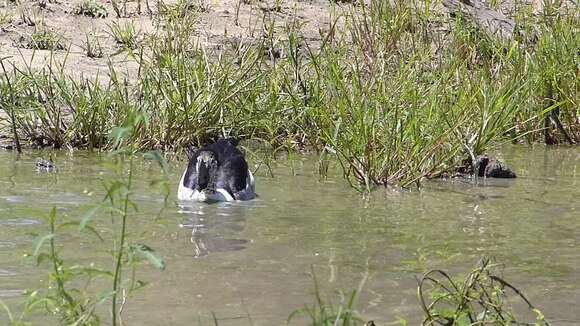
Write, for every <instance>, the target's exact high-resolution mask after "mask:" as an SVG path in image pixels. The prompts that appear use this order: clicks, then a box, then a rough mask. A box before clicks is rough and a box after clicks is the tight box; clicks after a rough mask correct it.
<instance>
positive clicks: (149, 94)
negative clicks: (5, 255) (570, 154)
mask: <svg viewBox="0 0 580 326" xmlns="http://www.w3.org/2000/svg"><path fill="white" fill-rule="evenodd" d="M187 4H188V3H187V2H183V3H181V5H180V4H179V3H178V4H177V5H174V6H163V5H162V6H161V7H160V14H159V15H158V16H157V17H156V18H155V19H156V26H157V29H156V30H155V31H154V32H153V33H151V34H149V35H147V37H146V38H142V37H141V36H140V33H139V32H138V31H137V30H136V29H135V26H134V24H132V23H126V24H124V25H123V24H121V23H114V24H113V25H111V26H110V27H111V35H113V37H114V38H115V39H116V41H117V42H118V43H119V44H121V46H122V47H123V49H124V50H127V51H128V53H129V54H130V57H131V58H133V60H135V61H136V62H137V63H138V64H139V69H138V76H132V77H131V78H128V77H127V76H125V75H119V74H117V72H116V71H115V69H114V68H113V66H111V68H110V72H109V75H110V76H111V78H110V79H109V80H108V81H106V82H105V83H104V82H103V80H101V81H94V80H78V79H72V78H69V77H67V76H65V75H64V74H58V73H54V72H53V73H47V72H46V71H44V72H43V71H33V70H26V71H19V72H14V73H13V74H10V78H12V79H13V84H14V85H15V87H13V89H16V91H15V93H16V98H15V99H14V100H11V99H10V97H6V96H3V97H2V100H0V101H3V105H4V106H5V107H13V108H14V110H9V111H10V112H12V111H14V112H15V113H16V118H17V119H16V121H15V122H14V123H15V124H16V127H17V130H18V132H19V133H20V134H21V136H22V138H23V139H24V140H27V141H28V142H29V143H30V142H33V143H34V142H38V141H39V139H42V144H41V145H43V146H47V145H48V146H55V147H63V146H69V145H70V146H73V147H89V148H111V146H112V144H111V143H110V141H108V140H107V138H106V135H107V134H108V133H109V132H110V131H111V130H112V128H114V127H115V126H117V125H119V124H122V123H123V122H124V120H125V119H126V118H127V117H129V116H131V115H132V114H137V113H138V114H143V115H144V116H146V117H147V120H148V121H149V122H150V123H149V124H147V126H143V127H142V128H140V129H139V130H136V131H135V132H134V133H133V135H132V136H131V141H132V142H133V143H134V145H135V146H136V147H137V148H139V149H160V150H164V151H172V150H177V151H182V150H183V149H185V148H186V147H187V146H189V145H191V144H201V143H204V142H206V141H209V140H211V139H215V138H216V137H219V136H226V135H234V136H237V137H239V138H241V139H256V140H262V141H265V142H267V143H269V144H270V145H271V147H272V148H278V149H280V148H283V149H286V150H289V151H295V150H300V149H304V148H312V149H314V150H316V151H318V152H320V153H322V154H323V155H321V158H324V160H327V159H328V158H329V157H335V158H336V159H338V160H339V161H340V163H341V165H342V167H343V171H344V175H345V178H346V179H347V180H348V181H349V182H350V183H351V184H352V185H353V186H354V187H355V188H357V189H359V190H361V191H368V190H371V189H373V188H375V187H377V186H383V185H387V184H392V185H398V186H403V187H409V186H415V185H418V184H420V182H421V181H422V180H423V179H425V178H431V177H437V176H440V175H442V174H445V173H447V172H452V171H454V170H455V169H456V168H457V167H458V166H460V165H461V164H462V161H463V160H464V159H466V158H468V157H469V156H470V155H471V154H475V155H478V154H481V153H484V152H486V151H488V150H490V149H491V148H493V147H494V146H496V145H498V144H501V143H503V142H510V141H515V140H516V139H518V138H519V139H523V140H525V141H527V142H528V143H533V142H549V143H566V142H575V143H577V142H578V141H580V126H579V123H578V117H579V116H580V112H579V110H580V109H579V107H580V105H579V103H580V78H578V71H579V67H580V58H579V54H578V52H577V49H578V48H580V33H577V30H578V26H580V14H579V12H580V11H579V10H572V11H570V12H567V13H559V14H550V15H548V14H545V15H540V16H538V17H536V16H533V15H531V14H530V13H529V11H528V10H527V9H526V8H525V7H521V8H520V10H519V11H518V12H516V15H515V19H516V20H517V21H518V23H519V24H520V26H521V28H522V33H521V36H517V37H515V38H514V40H512V41H505V40H498V39H495V38H493V37H492V36H489V35H486V34H484V33H483V32H481V31H479V30H478V29H477V28H475V27H474V26H472V25H471V24H469V22H467V21H464V20H461V19H460V18H449V17H446V16H443V15H440V14H437V13H436V12H434V11H429V10H422V9H420V10H417V9H416V8H415V7H414V6H412V5H411V4H406V3H404V2H398V3H397V4H396V5H389V4H388V3H387V2H383V1H378V0H376V1H371V2H370V3H369V4H368V5H363V3H362V2H361V3H357V4H355V5H352V6H351V7H350V8H351V9H350V12H347V13H346V14H345V15H344V16H342V17H338V18H340V22H338V23H336V24H334V23H333V25H332V26H333V28H332V29H331V31H330V32H329V33H327V34H324V35H322V36H323V38H322V40H321V42H320V43H312V42H309V41H307V40H306V39H305V38H304V37H303V36H302V32H301V30H300V27H299V26H300V24H295V23H294V22H288V23H287V24H286V25H285V26H284V27H282V28H280V27H276V28H274V26H278V25H276V24H274V23H275V22H274V21H271V20H268V18H265V19H266V20H265V21H264V23H265V25H266V26H267V27H268V28H266V29H265V30H266V31H267V35H266V37H265V38H263V39H262V42H261V43H259V44H256V43H245V42H244V41H243V40H242V41H239V42H236V43H235V44H231V45H229V46H228V44H226V47H225V49H224V50H223V52H220V53H215V52H212V51H211V50H210V49H208V48H206V47H204V46H203V45H202V44H198V43H197V42H196V40H195V38H194V37H193V35H194V34H195V29H196V21H197V16H196V15H197V13H196V12H192V11H190V10H188V9H187V8H188V7H187V6H186V5H187ZM433 26H443V27H446V28H440V29H433ZM444 29H449V32H445V31H443V32H441V31H439V30H444ZM518 35H520V34H518ZM274 47H277V48H280V49H281V50H282V51H281V53H283V54H284V56H282V57H280V58H275V59H272V58H270V57H269V56H267V55H264V53H268V50H269V49H272V48H274ZM52 70H53V71H54V70H55V69H52ZM0 92H2V94H3V95H8V94H9V93H10V92H11V91H10V90H9V89H8V87H7V85H6V83H5V82H4V81H3V82H2V83H1V84H0ZM27 94H40V95H41V96H40V97H39V96H29V95H27ZM42 94H53V95H54V96H52V97H51V99H50V100H48V101H46V100H42V98H43V96H42ZM37 98H38V99H37ZM24 103H26V105H24ZM38 119H40V121H41V122H42V123H41V124H40V126H39V127H38V126H35V127H34V128H32V125H31V121H38ZM8 123H10V122H8ZM56 126H59V127H58V128H56ZM321 171H322V172H323V171H324V169H321Z"/></svg>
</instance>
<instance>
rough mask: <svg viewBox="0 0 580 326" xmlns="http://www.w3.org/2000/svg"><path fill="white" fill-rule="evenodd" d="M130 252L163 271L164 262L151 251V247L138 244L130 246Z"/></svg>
mask: <svg viewBox="0 0 580 326" xmlns="http://www.w3.org/2000/svg"><path fill="white" fill-rule="evenodd" d="M130 250H131V252H133V253H134V254H136V255H137V256H140V257H142V258H144V259H146V260H148V261H149V262H150V263H151V264H153V266H155V267H156V268H157V269H160V270H164V269H165V261H164V260H163V259H162V258H161V257H159V256H158V255H157V253H156V252H155V251H154V250H153V249H151V247H149V246H146V245H144V244H139V243H138V244H133V245H131V246H130Z"/></svg>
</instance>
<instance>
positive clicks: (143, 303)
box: [0, 147, 580, 325]
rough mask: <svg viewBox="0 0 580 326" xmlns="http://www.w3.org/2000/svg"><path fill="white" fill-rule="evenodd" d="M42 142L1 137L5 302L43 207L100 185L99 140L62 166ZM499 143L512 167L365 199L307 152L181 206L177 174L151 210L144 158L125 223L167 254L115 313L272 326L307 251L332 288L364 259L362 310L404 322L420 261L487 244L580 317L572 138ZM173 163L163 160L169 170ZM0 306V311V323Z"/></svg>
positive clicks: (469, 253) (303, 289)
mask: <svg viewBox="0 0 580 326" xmlns="http://www.w3.org/2000/svg"><path fill="white" fill-rule="evenodd" d="M41 155H48V153H46V152H45V153H41V152H32V153H28V154H26V155H23V156H21V157H20V159H19V160H16V156H15V155H14V154H13V153H8V152H0V299H1V300H3V301H4V302H6V303H7V304H8V305H10V306H16V305H17V304H18V303H19V302H21V301H22V300H23V296H22V295H21V292H22V290H24V289H27V288H34V287H35V286H38V285H40V284H41V283H42V282H44V281H45V280H46V272H45V271H44V270H43V269H42V268H37V267H35V266H34V265H32V264H31V263H28V262H26V260H25V259H24V258H23V254H24V253H26V252H30V250H31V247H32V240H33V239H34V235H35V234H39V233H45V232H47V228H48V226H47V225H46V223H45V222H43V219H42V216H45V215H46V214H47V212H48V211H49V210H50V208H51V207H52V205H56V206H57V207H58V210H59V213H60V214H61V215H65V216H66V218H68V219H77V218H78V217H80V216H81V215H82V213H83V212H84V211H86V209H87V207H88V206H89V205H91V204H93V203H96V202H99V201H100V200H101V199H102V197H103V195H104V188H103V186H102V183H101V180H103V179H107V178H109V176H110V174H109V173H108V172H107V170H106V168H105V167H104V165H105V162H107V160H108V158H107V157H106V156H105V155H102V156H98V155H96V154H88V153H82V152H80V153H75V154H74V155H73V156H69V155H68V154H67V153H64V152H61V153H56V163H57V164H58V167H59V171H58V173H38V172H36V170H35V167H34V162H35V159H36V157H38V156H41ZM503 158H505V159H506V160H507V161H508V162H509V163H510V165H511V166H513V167H514V168H515V170H516V172H517V173H518V174H519V176H520V178H519V179H517V180H515V181H493V182H492V181H487V182H485V184H477V185H476V184H472V183H468V182H464V181H457V180H456V181H453V182H431V183H428V184H427V185H426V186H425V188H424V189H423V190H422V191H421V192H407V193H396V192H389V193H385V192H382V191H379V192H377V193H375V194H373V197H372V198H371V199H369V200H361V198H360V197H359V195H358V194H357V193H356V192H354V191H352V190H351V189H349V188H348V187H347V186H346V185H345V184H344V183H343V182H342V180H341V178H340V177H334V178H330V180H328V181H325V182H320V181H319V180H318V178H317V177H316V174H315V171H316V170H315V166H314V163H313V161H312V160H309V159H303V160H296V161H294V162H292V163H290V162H279V163H278V165H277V166H276V167H275V168H274V173H275V177H274V178H270V177H268V176H266V174H265V171H262V173H258V176H257V190H258V193H259V195H260V198H259V199H258V200H255V201H252V202H246V203H234V204H217V205H211V206H208V205H186V206H178V205H177V203H175V187H172V188H173V193H172V197H170V205H169V207H168V208H167V209H165V210H164V211H163V212H162V214H161V217H160V218H156V216H157V215H158V213H159V210H160V208H161V207H162V206H163V196H162V195H161V193H160V192H159V191H158V190H157V189H156V188H154V187H152V186H151V185H150V184H149V180H150V179H151V178H152V177H153V178H154V177H155V176H156V175H158V169H157V168H156V167H155V166H154V165H153V164H151V163H147V162H140V163H139V164H138V170H139V171H138V173H137V178H138V186H137V195H136V198H137V202H138V205H139V212H138V213H136V214H135V215H133V219H132V221H131V234H132V237H133V238H135V239H139V241H142V242H144V243H147V244H148V245H150V246H151V247H153V248H155V249H157V250H158V251H159V252H160V254H161V255H162V256H163V257H164V258H165V259H166V261H167V269H166V271H164V272H161V271H157V270H155V269H153V268H151V267H147V266H146V267H143V268H142V269H141V272H140V273H139V276H140V278H141V279H143V280H146V281H149V282H150V284H149V285H148V286H147V287H146V288H145V289H144V290H143V291H142V292H140V293H138V294H137V295H136V296H135V297H133V298H130V299H129V301H128V303H127V305H126V306H125V310H124V320H125V321H126V322H127V324H128V325H191V324H193V322H194V321H196V320H197V319H198V317H199V316H201V318H204V319H205V318H209V317H210V316H211V313H212V312H213V313H214V314H215V316H216V317H217V319H218V320H219V322H220V325H280V324H282V323H283V322H284V321H285V320H286V318H287V317H288V315H289V314H290V313H291V312H292V311H293V310H294V309H297V308H301V307H303V305H304V304H305V303H313V302H314V298H313V296H312V287H313V282H312V280H311V278H310V277H309V275H308V273H309V271H310V270H311V266H314V270H315V271H316V274H317V277H318V279H319V282H320V283H321V287H322V289H323V291H324V293H326V294H327V297H331V298H334V299H336V298H337V296H336V295H335V292H334V291H333V289H344V290H350V289H354V288H356V287H357V285H358V283H359V281H360V280H361V278H362V277H363V275H364V274H365V273H367V272H368V275H369V277H368V280H367V282H366V284H365V286H364V290H363V292H362V295H361V300H360V302H359V304H358V310H359V311H360V312H362V313H363V315H364V316H366V317H368V318H369V319H374V320H376V321H380V322H388V321H395V320H396V319H397V317H403V318H406V319H407V320H409V321H410V324H411V325H413V324H417V323H418V322H419V321H420V319H421V311H420V308H419V305H418V301H417V299H416V294H415V293H416V280H415V277H416V276H418V275H420V274H421V273H422V272H423V271H425V270H427V269H430V268H444V269H446V270H450V271H451V272H467V271H469V270H470V269H471V267H472V266H473V265H474V264H475V263H476V262H477V260H478V258H479V257H481V256H482V255H484V254H485V255H491V256H495V257H496V258H497V260H498V261H499V262H502V263H505V265H506V267H505V270H504V277H505V278H506V279H508V280H510V281H511V282H512V283H514V284H516V285H518V286H519V287H520V288H521V289H522V290H523V291H524V292H525V293H526V294H527V296H528V297H529V298H530V299H531V301H532V302H534V303H535V304H536V305H537V306H539V307H540V308H541V309H542V310H543V312H544V313H545V314H546V316H547V317H548V318H551V319H553V320H558V321H557V322H556V323H555V324H556V325H558V324H560V325H574V324H576V325H577V324H580V310H578V309H577V307H578V302H580V280H579V276H580V250H579V249H578V245H579V242H580V200H579V198H580V149H579V148H569V149H545V148H544V147H537V148H535V149H528V148H522V147H508V148H505V149H504V150H503ZM184 165H185V162H180V163H175V164H174V165H173V170H172V175H171V179H172V183H173V185H175V184H176V183H177V181H178V179H179V177H180V176H181V172H182V168H183V167H184ZM291 165H292V166H293V168H294V173H295V174H296V175H293V171H292V169H291V168H290V166H291ZM104 225H107V224H106V223H105V224H104ZM59 241H60V243H63V244H64V245H65V249H64V253H65V260H67V261H69V262H70V263H73V262H82V263H88V262H92V261H94V262H95V263H97V264H105V263H107V262H108V261H109V259H108V258H107V255H106V252H105V249H108V248H109V244H101V243H99V242H98V241H96V240H94V239H92V238H90V237H79V236H78V233H77V232H76V231H75V230H74V229H71V231H70V234H65V235H63V236H62V237H60V238H59ZM79 243H80V245H79ZM105 247H106V248H105ZM71 249H72V250H71ZM247 316H250V318H251V320H250V319H249V318H248V317H247ZM5 318H6V316H5V315H4V313H3V312H2V313H0V323H3V322H5V320H6V319H5ZM566 320H567V321H566ZM46 323H47V322H46V320H44V321H43V322H42V324H46ZM300 323H301V322H297V323H296V324H300Z"/></svg>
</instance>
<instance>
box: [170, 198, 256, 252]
mask: <svg viewBox="0 0 580 326" xmlns="http://www.w3.org/2000/svg"><path fill="white" fill-rule="evenodd" d="M178 206H179V213H180V214H183V215H184V220H183V222H182V223H180V225H179V226H180V227H181V228H182V229H186V230H191V238H190V242H191V244H192V251H193V257H194V258H200V257H204V256H207V255H209V254H211V253H215V252H225V251H238V250H243V249H245V248H246V245H247V244H248V243H249V242H250V241H249V240H246V239H241V238H239V237H237V235H238V234H239V233H241V232H242V231H243V230H244V229H245V227H246V212H247V210H248V208H249V207H248V204H246V203H219V204H215V205H208V204H204V203H196V202H180V203H179V205H178Z"/></svg>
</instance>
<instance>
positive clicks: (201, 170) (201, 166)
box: [195, 151, 218, 194]
mask: <svg viewBox="0 0 580 326" xmlns="http://www.w3.org/2000/svg"><path fill="white" fill-rule="evenodd" d="M195 167H196V171H197V185H196V186H195V189H196V190H197V191H199V192H205V193H208V194H211V193H214V192H215V191H216V182H217V176H218V160H217V155H216V154H215V153H214V152H212V151H201V152H200V153H199V154H198V156H197V162H196V166H195Z"/></svg>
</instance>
